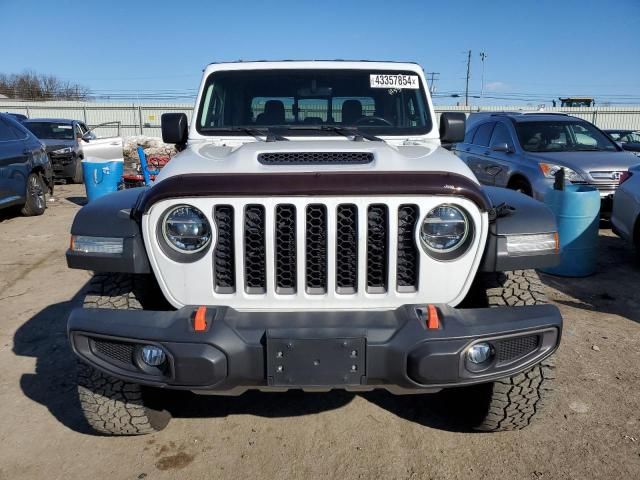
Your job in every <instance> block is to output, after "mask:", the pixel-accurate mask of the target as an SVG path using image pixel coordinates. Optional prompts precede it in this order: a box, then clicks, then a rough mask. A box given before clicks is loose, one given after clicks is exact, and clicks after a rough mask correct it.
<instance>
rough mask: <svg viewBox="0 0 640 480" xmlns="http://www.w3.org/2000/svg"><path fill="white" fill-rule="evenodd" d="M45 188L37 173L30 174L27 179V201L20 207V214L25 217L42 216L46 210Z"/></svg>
mask: <svg viewBox="0 0 640 480" xmlns="http://www.w3.org/2000/svg"><path fill="white" fill-rule="evenodd" d="M45 192H46V187H45V185H44V180H42V176H41V175H40V174H39V173H35V172H33V173H31V174H29V176H28V177H27V201H26V202H25V203H24V206H23V207H22V214H23V215H24V216H27V217H32V216H36V215H42V214H43V213H44V211H45V209H46V208H47V198H46V194H45Z"/></svg>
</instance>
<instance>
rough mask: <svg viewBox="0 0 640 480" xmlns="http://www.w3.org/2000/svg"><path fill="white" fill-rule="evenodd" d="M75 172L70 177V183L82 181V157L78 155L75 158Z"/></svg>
mask: <svg viewBox="0 0 640 480" xmlns="http://www.w3.org/2000/svg"><path fill="white" fill-rule="evenodd" d="M75 162H76V163H75V165H76V168H75V173H74V174H73V177H71V183H82V182H83V181H84V177H83V176H82V159H81V158H80V157H78V158H76V159H75Z"/></svg>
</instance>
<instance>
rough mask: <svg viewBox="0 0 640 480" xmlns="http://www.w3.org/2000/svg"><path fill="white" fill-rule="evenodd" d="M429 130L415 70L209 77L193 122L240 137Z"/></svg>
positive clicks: (248, 73)
mask: <svg viewBox="0 0 640 480" xmlns="http://www.w3.org/2000/svg"><path fill="white" fill-rule="evenodd" d="M431 126H432V122H431V117H430V115H429V108H428V105H427V100H426V95H425V92H424V86H423V85H422V82H421V81H420V77H419V76H418V75H416V74H415V72H408V71H384V72H383V71H370V70H337V69H336V70H331V69H315V70H243V71H220V72H215V73H212V74H211V75H210V76H209V78H208V79H207V81H206V84H205V87H204V92H203V95H202V99H201V103H200V108H199V111H198V119H197V124H196V128H197V130H198V132H200V133H201V134H203V135H216V134H222V133H224V134H228V133H231V134H239V135H246V131H242V129H243V128H244V129H246V128H251V129H270V130H276V131H278V132H282V133H284V134H286V135H331V134H334V135H335V130H331V128H333V127H340V128H357V129H359V130H361V131H363V132H366V133H369V134H372V135H417V134H425V133H428V132H429V131H430V130H431Z"/></svg>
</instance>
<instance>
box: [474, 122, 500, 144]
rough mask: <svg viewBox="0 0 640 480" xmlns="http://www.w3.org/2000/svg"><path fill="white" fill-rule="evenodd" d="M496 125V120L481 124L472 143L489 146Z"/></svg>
mask: <svg viewBox="0 0 640 480" xmlns="http://www.w3.org/2000/svg"><path fill="white" fill-rule="evenodd" d="M494 125H495V123H494V122H489V123H483V124H482V125H480V126H479V127H478V129H477V130H476V134H475V135H474V136H473V142H472V143H473V144H474V145H480V146H481V147H488V146H489V139H490V138H491V132H492V131H493V126H494Z"/></svg>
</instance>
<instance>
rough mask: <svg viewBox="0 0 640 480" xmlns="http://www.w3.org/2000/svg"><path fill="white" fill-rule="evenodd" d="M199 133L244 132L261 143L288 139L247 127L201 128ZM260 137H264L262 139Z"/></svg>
mask: <svg viewBox="0 0 640 480" xmlns="http://www.w3.org/2000/svg"><path fill="white" fill-rule="evenodd" d="M200 131H201V132H244V133H246V134H247V135H251V136H252V137H253V138H255V139H256V140H260V141H261V142H287V141H289V139H288V138H285V137H283V136H282V135H278V134H277V133H274V132H273V131H272V130H271V129H270V128H249V127H208V128H206V127H205V128H201V129H200ZM262 137H265V138H264V139H263V138H262Z"/></svg>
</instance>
